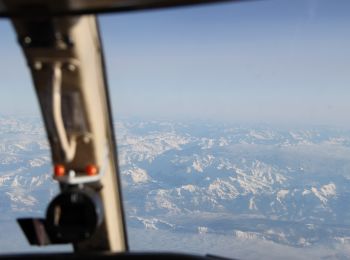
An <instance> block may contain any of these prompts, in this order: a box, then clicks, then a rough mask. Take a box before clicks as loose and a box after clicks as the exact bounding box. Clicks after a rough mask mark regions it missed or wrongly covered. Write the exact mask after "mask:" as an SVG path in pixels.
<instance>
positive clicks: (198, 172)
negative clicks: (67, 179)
mask: <svg viewBox="0 0 350 260" xmlns="http://www.w3.org/2000/svg"><path fill="white" fill-rule="evenodd" d="M115 129H116V135H117V142H118V156H119V163H120V169H121V178H122V184H123V185H122V186H123V193H124V199H125V202H124V203H125V209H126V216H127V223H128V228H129V229H130V230H146V231H147V230H148V231H152V232H154V231H157V230H158V231H159V232H172V233H178V234H188V235H193V234H197V235H201V236H207V237H210V236H213V235H218V236H228V237H230V238H234V239H237V240H239V241H247V240H248V241H253V240H254V241H256V240H259V241H270V242H271V243H277V244H280V245H285V246H292V247H298V248H299V247H303V248H308V247H312V246H315V245H317V246H319V245H336V244H342V245H349V246H350V207H348V202H349V201H350V193H349V187H350V131H349V130H346V129H336V128H330V127H323V126H322V127H304V128H301V127H299V128H288V127H276V126H273V127H272V126H266V125H235V124H219V123H208V122H170V121H149V120H148V121H142V120H132V119H127V120H118V121H116V122H115ZM50 176H51V161H50V153H49V147H48V144H47V141H46V137H45V133H44V131H43V127H42V124H41V122H40V120H39V119H28V118H14V117H0V203H1V204H0V210H1V212H2V213H3V214H2V216H0V221H1V220H5V219H7V220H11V219H13V217H14V216H24V215H29V216H31V215H33V214H34V215H35V214H37V215H40V214H41V215H42V214H43V213H44V211H45V208H46V205H47V203H48V202H49V201H50V199H51V198H52V197H53V196H54V194H55V193H57V185H56V184H55V183H54V182H53V181H52V180H51V177H50Z"/></svg>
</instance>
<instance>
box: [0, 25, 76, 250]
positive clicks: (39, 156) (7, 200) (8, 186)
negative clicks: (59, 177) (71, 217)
mask: <svg viewBox="0 0 350 260" xmlns="http://www.w3.org/2000/svg"><path fill="white" fill-rule="evenodd" d="M0 31H1V33H2V36H1V37H0V56H1V59H0V75H1V76H0V79H1V89H0V212H1V214H0V253H1V254H6V253H23V252H34V251H35V252H43V251H46V252H47V251H72V247H71V246H54V247H52V246H50V247H46V248H38V247H31V246H30V245H29V244H28V242H27V240H26V238H25V236H24V235H23V233H22V231H21V230H20V228H19V226H18V224H17V223H16V218H25V217H38V218H42V217H43V216H45V211H46V207H47V205H48V203H49V202H50V200H51V199H52V198H53V197H54V196H55V195H56V194H57V193H58V185H57V183H55V182H54V181H53V180H52V163H51V154H50V147H49V144H48V142H47V137H46V133H45V129H44V125H43V122H42V120H41V115H40V112H39V109H38V104H37V100H36V97H35V94H34V90H33V87H32V80H31V78H30V77H29V73H28V69H27V67H26V65H25V62H24V58H23V56H22V53H21V50H20V48H19V46H18V45H17V43H16V40H15V34H14V32H13V30H12V28H11V26H10V23H9V22H5V21H1V23H0Z"/></svg>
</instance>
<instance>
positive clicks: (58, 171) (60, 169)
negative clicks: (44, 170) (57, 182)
mask: <svg viewBox="0 0 350 260" xmlns="http://www.w3.org/2000/svg"><path fill="white" fill-rule="evenodd" d="M54 173H55V176H56V177H60V176H64V174H65V173H66V169H65V167H64V165H62V164H56V165H55V167H54Z"/></svg>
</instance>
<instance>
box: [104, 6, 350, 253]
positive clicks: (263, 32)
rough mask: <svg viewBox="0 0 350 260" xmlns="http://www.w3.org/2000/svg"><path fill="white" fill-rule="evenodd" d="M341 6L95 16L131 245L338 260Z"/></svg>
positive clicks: (342, 136)
mask: <svg viewBox="0 0 350 260" xmlns="http://www.w3.org/2000/svg"><path fill="white" fill-rule="evenodd" d="M349 11H350V3H349V2H348V1H336V2H335V1H331V0H328V1H327V0H320V1H311V0H310V1H248V2H246V3H238V4H234V3H232V4H219V5H210V6H202V7H195V8H188V9H174V10H167V11H152V12H145V13H133V14H126V15H119V16H117V15H115V16H114V15H113V16H112V15H111V16H103V17H101V19H100V23H101V28H102V35H103V41H104V46H105V53H106V60H107V69H108V75H109V85H110V91H111V99H112V105H113V109H114V116H115V122H114V123H115V126H116V127H115V129H116V135H117V141H118V152H119V163H120V168H121V177H122V184H123V185H122V186H123V194H124V205H125V210H126V219H127V230H128V237H129V244H130V247H131V249H132V250H156V251H164V250H165V251H167V250H172V251H174V250H176V251H181V252H195V253H200V254H206V253H208V254H216V255H220V256H227V257H232V258H241V259H265V258H266V259H267V258H272V259H277V258H278V259H280V258H284V259H285V258H290V259H304V258H305V259H306V258H307V259H310V258H312V259H320V258H327V257H329V258H339V259H342V258H346V257H349V251H348V247H349V245H350V244H349V243H350V239H349V238H350V222H349V215H350V207H348V201H349V199H350V197H349V192H348V191H349V187H350V181H349V176H350V175H349V169H350V148H349V143H350V123H349V122H350V121H349V111H350V105H349V101H348V99H349V96H350V93H349V90H350V88H349V85H350V76H349V75H350V74H349V71H348V70H349V68H350V52H349V48H348V46H349V45H350V33H349V30H348V28H349V26H350V17H349V15H348V14H349Z"/></svg>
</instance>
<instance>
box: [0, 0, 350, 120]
mask: <svg viewBox="0 0 350 260" xmlns="http://www.w3.org/2000/svg"><path fill="white" fill-rule="evenodd" d="M349 13H350V1H348V0H337V1H334V0H319V1H317V0H293V1H289V0H264V1H248V2H246V3H239V4H233V3H225V4H218V5H205V6H200V7H191V8H175V9H172V10H158V11H147V12H135V13H127V14H117V15H116V14H114V15H110V14H109V15H102V16H100V17H99V21H100V26H101V31H102V37H103V45H104V50H105V56H106V62H107V73H108V79H109V87H110V93H111V99H112V105H113V112H114V116H115V117H126V116H136V117H144V118H167V119H186V120H187V119H214V120H222V121H230V122H241V121H247V122H264V123H269V122H273V123H276V122H277V123H311V124H335V125H349V126H350V120H349V118H348V114H349V113H348V112H349V111H350V102H349V97H350V73H349V68H350V49H349V46H350V31H349V28H350V16H349V15H348V14H349ZM0 31H1V32H2V34H3V36H2V37H1V39H0V46H2V48H0V55H1V56H0V57H2V58H1V59H0V71H1V73H2V75H1V81H2V85H3V87H2V88H1V90H0V111H6V112H9V113H12V112H13V113H29V114H30V113H34V114H35V113H38V106H37V105H36V99H35V95H34V93H33V88H32V82H31V79H30V75H29V73H28V71H27V68H26V66H25V62H24V59H23V57H22V54H21V51H20V50H19V47H18V45H17V44H16V40H15V39H16V37H15V35H14V33H13V32H12V29H11V27H10V25H9V23H8V22H7V21H1V22H0ZM18 93H21V94H20V95H19V94H18ZM348 121H349V122H348Z"/></svg>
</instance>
